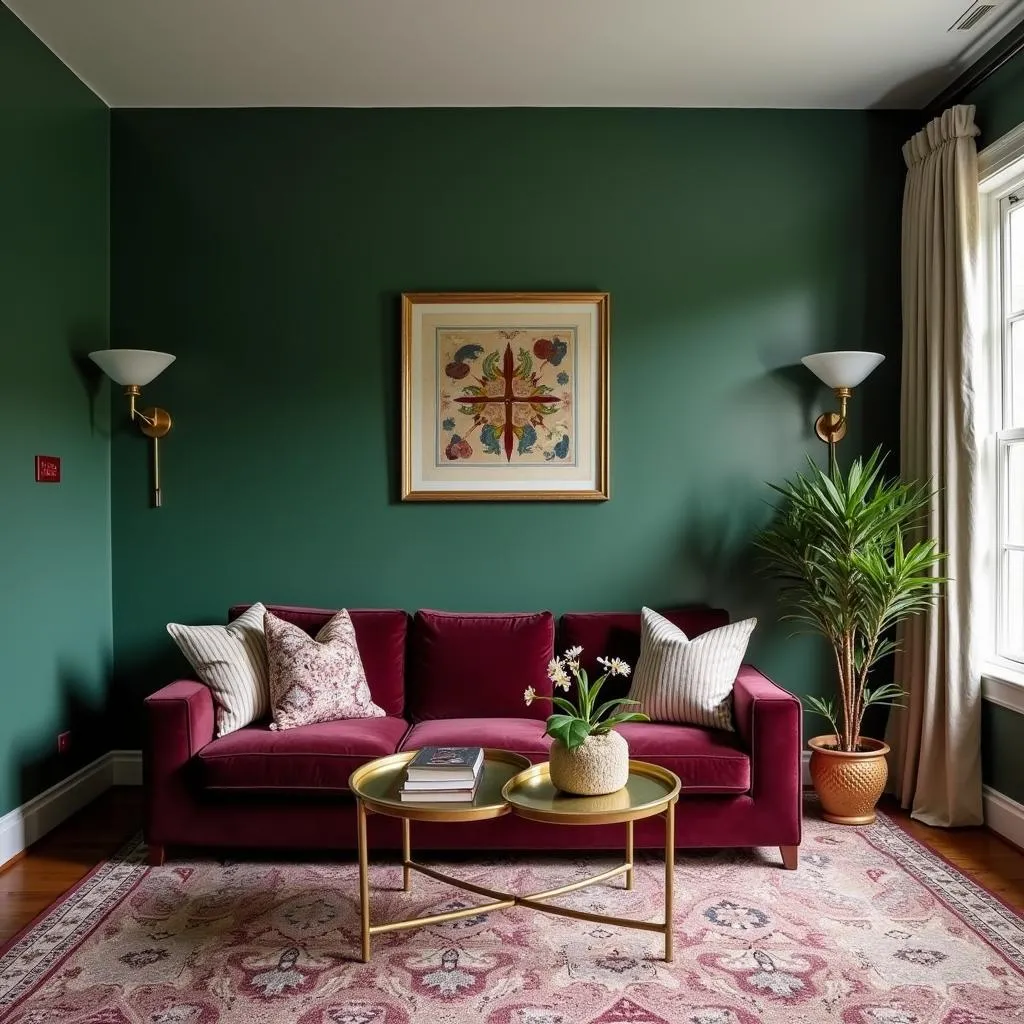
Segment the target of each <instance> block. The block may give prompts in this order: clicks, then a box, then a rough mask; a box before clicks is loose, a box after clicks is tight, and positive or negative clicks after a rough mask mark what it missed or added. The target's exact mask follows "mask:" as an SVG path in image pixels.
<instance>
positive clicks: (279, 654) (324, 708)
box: [263, 608, 384, 729]
mask: <svg viewBox="0 0 1024 1024" xmlns="http://www.w3.org/2000/svg"><path fill="white" fill-rule="evenodd" d="M263 631H264V633H265V634H266V638H267V665H268V668H269V670H270V671H269V677H270V708H271V713H272V714H273V716H274V721H273V723H272V724H271V726H270V728H271V729H293V728H294V727H295V726H297V725H313V724H314V723H315V722H333V721H336V720H338V719H342V718H383V717H384V712H383V711H382V710H381V709H380V708H379V707H377V705H376V704H374V703H373V697H372V696H371V695H370V687H369V686H368V685H367V682H366V673H365V672H364V671H363V662H362V660H361V659H360V657H359V648H358V647H357V646H356V631H355V629H354V628H353V626H352V619H351V618H350V617H349V614H348V612H347V611H345V609H344V608H343V609H342V610H341V611H340V612H338V614H337V615H335V616H334V617H333V618H332V619H331V621H330V622H328V623H327V624H326V625H325V626H324V627H323V629H321V630H320V632H319V633H317V635H316V639H315V640H314V639H312V638H311V637H310V636H309V634H308V633H306V632H305V630H303V629H300V628H299V627H298V626H295V625H292V623H290V622H285V621H284V619H280V618H278V617H277V616H276V615H275V614H274V613H273V612H266V614H265V615H264V618H263Z"/></svg>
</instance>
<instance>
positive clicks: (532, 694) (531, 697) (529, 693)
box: [523, 686, 537, 707]
mask: <svg viewBox="0 0 1024 1024" xmlns="http://www.w3.org/2000/svg"><path fill="white" fill-rule="evenodd" d="M536 699H537V691H536V690H535V689H534V688H533V687H532V686H528V687H527V688H526V689H525V690H523V700H525V701H526V705H527V707H529V706H530V705H531V704H532V703H533V702H534V701H535V700H536Z"/></svg>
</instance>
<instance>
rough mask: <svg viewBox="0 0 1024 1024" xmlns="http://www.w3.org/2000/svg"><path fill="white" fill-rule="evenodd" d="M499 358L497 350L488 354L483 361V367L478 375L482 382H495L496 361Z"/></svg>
mask: <svg viewBox="0 0 1024 1024" xmlns="http://www.w3.org/2000/svg"><path fill="white" fill-rule="evenodd" d="M499 358H500V355H499V353H498V352H497V350H495V351H494V352H490V353H488V355H487V357H486V358H485V359H484V361H483V367H482V369H481V373H480V375H481V376H482V377H483V378H484V380H495V379H496V378H497V376H498V359H499Z"/></svg>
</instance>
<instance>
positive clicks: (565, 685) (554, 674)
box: [548, 658, 569, 690]
mask: <svg viewBox="0 0 1024 1024" xmlns="http://www.w3.org/2000/svg"><path fill="white" fill-rule="evenodd" d="M548 679H550V680H551V682H553V683H554V684H555V686H560V687H562V689H563V690H568V689H569V677H568V676H567V675H566V674H565V666H564V665H563V664H562V659H561V658H552V659H551V660H550V661H549V662H548Z"/></svg>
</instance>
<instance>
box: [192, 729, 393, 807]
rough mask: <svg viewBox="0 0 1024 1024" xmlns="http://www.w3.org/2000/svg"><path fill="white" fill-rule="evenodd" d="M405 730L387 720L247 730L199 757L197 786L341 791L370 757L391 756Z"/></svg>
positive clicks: (215, 743) (205, 749)
mask: <svg viewBox="0 0 1024 1024" xmlns="http://www.w3.org/2000/svg"><path fill="white" fill-rule="evenodd" d="M408 728H409V727H408V725H407V724H406V722H405V721H404V720H403V719H401V718H391V717H389V718H361V719H351V720H349V721H341V722H319V723H317V724H316V725H301V726H298V727H297V728H295V729H282V730H279V731H272V730H271V729H270V728H269V726H267V725H251V726H249V727H248V728H246V729H239V730H238V731H237V732H233V733H231V734H230V735H228V736H223V737H221V738H220V739H217V740H214V741H213V742H212V743H208V744H207V745H206V746H205V747H203V749H202V750H201V751H199V764H200V770H201V772H202V782H203V784H204V785H205V786H206V787H207V788H208V789H232V790H240V789H247V790H280V789H287V790H306V791H315V792H324V791H330V790H336V791H337V790H347V789H348V777H349V775H351V774H352V772H353V771H354V770H355V769H356V768H358V767H359V766H360V765H362V764H365V763H366V762H367V761H371V760H373V758H375V757H384V756H385V755H386V754H393V753H394V752H395V751H396V750H397V749H398V745H399V743H400V742H401V740H402V737H403V736H404V735H405V733H406V731H407V730H408Z"/></svg>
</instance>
